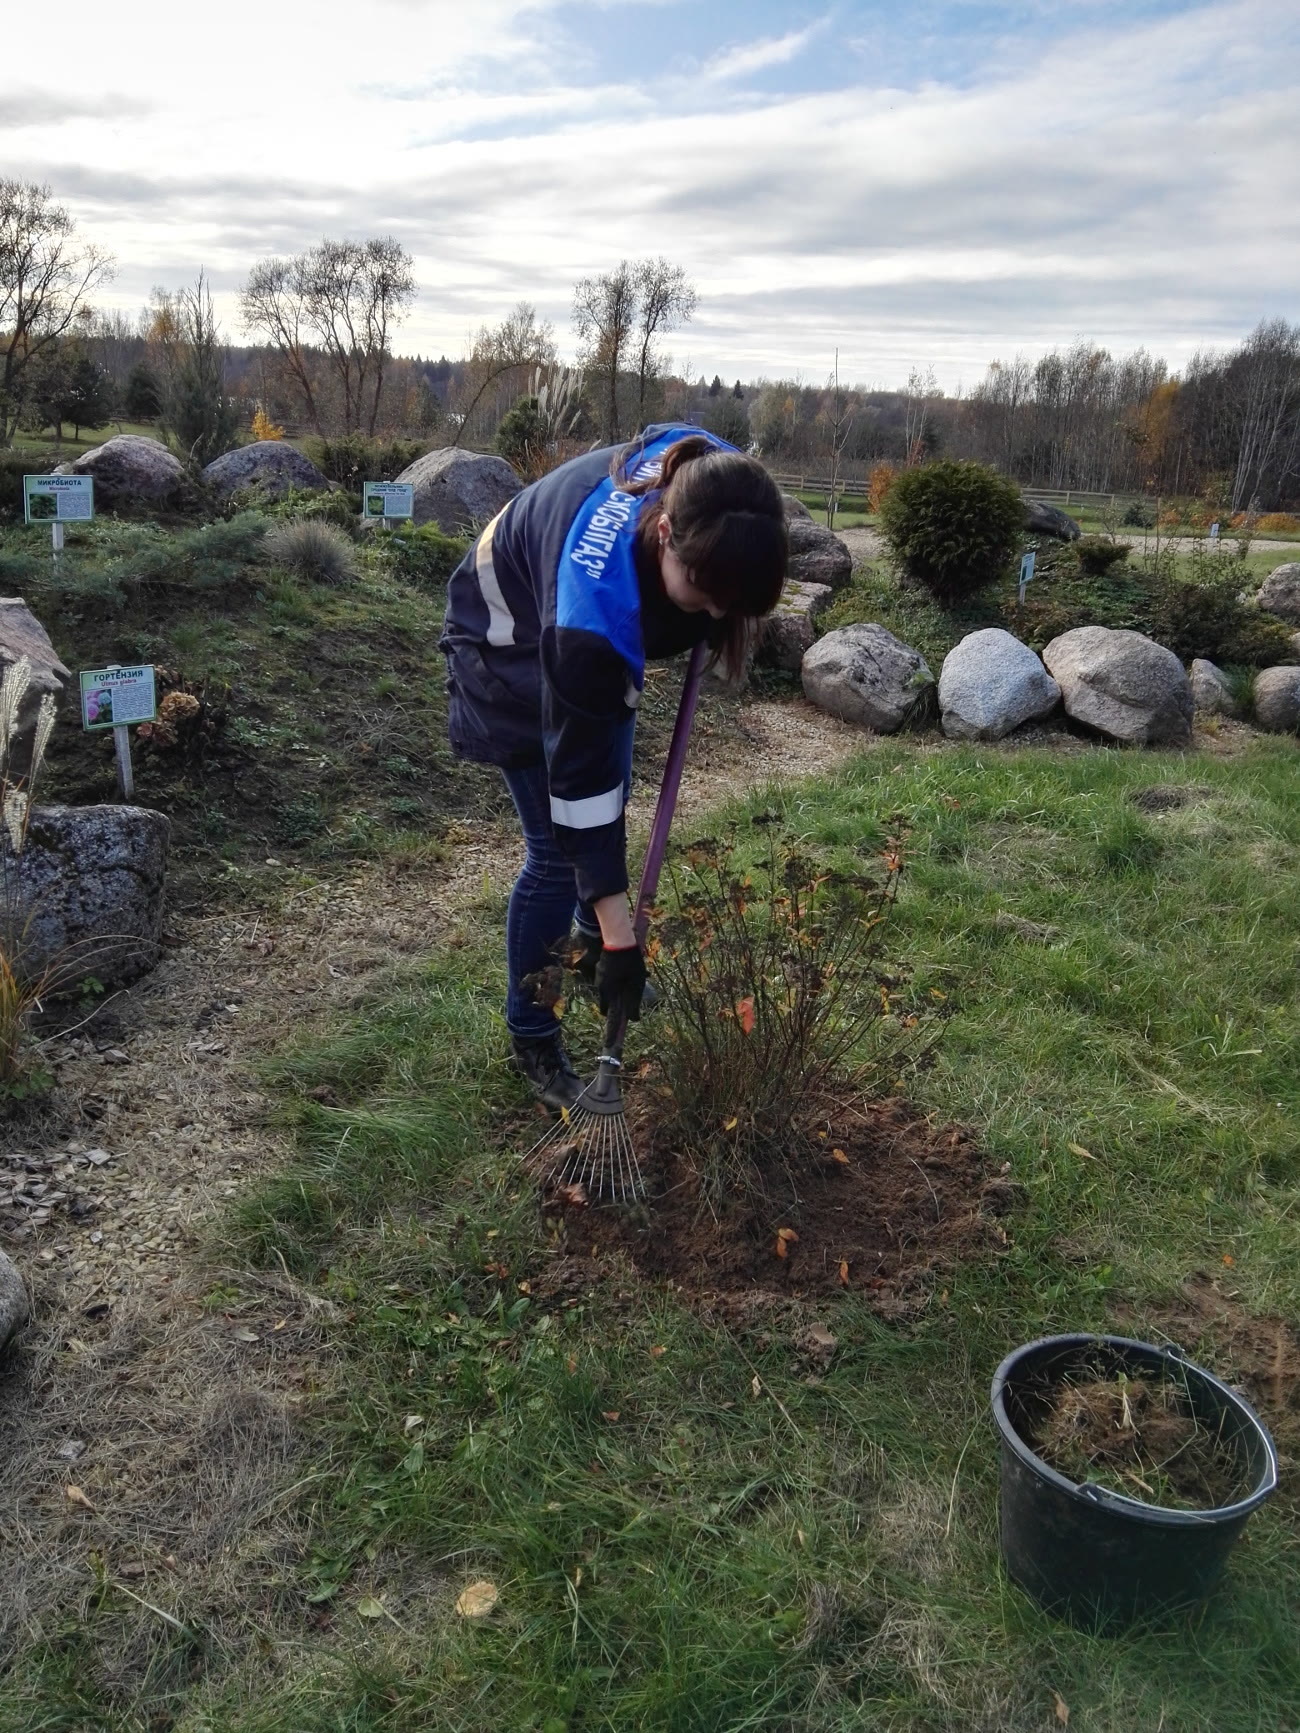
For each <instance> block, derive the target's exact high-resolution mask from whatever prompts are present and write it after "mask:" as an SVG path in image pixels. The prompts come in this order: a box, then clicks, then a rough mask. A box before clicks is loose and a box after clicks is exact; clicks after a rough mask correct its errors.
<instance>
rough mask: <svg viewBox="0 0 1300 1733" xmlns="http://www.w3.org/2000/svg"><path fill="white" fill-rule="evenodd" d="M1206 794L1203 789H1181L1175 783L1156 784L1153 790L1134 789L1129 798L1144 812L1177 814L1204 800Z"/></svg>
mask: <svg viewBox="0 0 1300 1733" xmlns="http://www.w3.org/2000/svg"><path fill="white" fill-rule="evenodd" d="M1205 793H1206V791H1205V790H1204V789H1203V788H1180V787H1178V786H1177V785H1176V784H1174V783H1156V784H1154V786H1152V787H1151V788H1135V789H1133V790H1132V791H1131V793H1130V794H1129V797H1128V798H1129V800H1130V802H1131V803H1132V804H1133V805H1134V806H1136V807H1137V808H1138V809H1139V810H1140V811H1142V812H1176V811H1178V809H1179V808H1180V807H1184V806H1191V805H1192V804H1193V802H1194V801H1198V800H1204V799H1205Z"/></svg>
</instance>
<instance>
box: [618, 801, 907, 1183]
mask: <svg viewBox="0 0 1300 1733" xmlns="http://www.w3.org/2000/svg"><path fill="white" fill-rule="evenodd" d="M753 822H754V824H755V825H756V826H759V827H761V828H762V830H763V831H765V842H764V844H763V845H762V847H761V849H760V853H759V858H758V860H757V861H756V862H755V863H754V864H745V863H744V861H743V858H742V856H741V855H740V853H739V852H738V849H737V846H736V841H735V839H734V838H732V839H730V840H728V841H725V842H719V841H716V840H714V839H712V838H706V839H703V840H701V841H699V842H695V843H692V844H690V845H688V846H687V847H685V848H684V849H683V850H681V851H679V853H678V854H677V856H676V857H675V859H674V860H673V861H672V863H671V865H670V869H669V871H670V884H671V892H672V894H671V906H670V907H669V908H667V909H660V910H656V911H655V916H654V926H653V930H652V935H651V940H650V943H649V946H648V955H649V958H650V961H651V963H652V965H653V968H654V978H655V984H656V986H657V988H658V991H659V993H660V996H661V998H662V1001H663V1011H662V1018H663V1024H664V1026H665V1035H664V1039H663V1040H662V1041H661V1043H660V1047H659V1063H660V1066H661V1068H662V1072H663V1076H664V1081H665V1084H666V1086H667V1087H666V1103H667V1105H666V1107H665V1112H666V1114H667V1116H668V1117H667V1119H666V1120H665V1121H663V1122H661V1123H662V1124H663V1129H664V1131H665V1132H666V1133H667V1134H668V1135H669V1136H671V1137H672V1139H673V1143H674V1146H675V1147H676V1148H678V1149H680V1150H682V1151H683V1152H684V1153H685V1154H686V1156H687V1159H688V1160H689V1161H690V1163H691V1164H692V1165H693V1166H694V1167H695V1169H696V1171H697V1173H698V1175H699V1177H700V1180H701V1183H702V1186H703V1189H704V1192H705V1195H706V1196H708V1197H709V1198H710V1199H712V1200H719V1199H721V1198H722V1197H723V1196H724V1195H731V1196H735V1195H736V1194H738V1193H739V1194H758V1193H761V1192H763V1191H764V1190H765V1189H766V1186H765V1180H764V1176H765V1174H767V1173H771V1172H773V1171H775V1170H776V1169H778V1168H782V1167H785V1166H787V1165H788V1162H789V1160H790V1158H791V1152H792V1151H793V1150H795V1149H796V1148H798V1147H800V1145H801V1142H803V1141H806V1134H807V1132H808V1130H809V1128H810V1127H811V1125H812V1124H813V1123H814V1122H815V1121H816V1120H817V1119H819V1118H823V1117H826V1116H828V1115H833V1114H835V1113H836V1112H837V1111H840V1110H843V1109H844V1108H846V1107H851V1106H853V1105H854V1104H856V1103H857V1102H859V1101H861V1100H862V1098H863V1097H865V1096H868V1095H870V1094H873V1093H880V1092H882V1091H883V1090H884V1089H886V1088H888V1087H891V1086H892V1085H893V1083H894V1081H895V1079H896V1078H897V1077H898V1075H899V1072H900V1068H901V1067H903V1066H905V1065H910V1064H912V1063H914V1062H915V1060H916V1059H917V1058H918V1057H919V1056H920V1054H921V1053H922V1052H923V1051H924V1049H925V1047H926V1045H927V1042H928V1031H929V1028H930V1027H931V1020H929V1019H925V1020H924V1022H923V1019H922V1017H921V1016H920V1015H918V1013H917V1012H916V1011H914V1010H913V1009H912V1008H911V1007H910V1005H909V1004H908V1003H907V1002H906V994H905V985H906V983H905V977H904V975H903V974H902V973H901V972H900V971H899V970H898V969H897V968H896V967H893V966H891V965H890V964H888V963H887V961H886V957H885V939H886V933H887V930H888V929H887V923H888V918H889V914H890V912H891V910H892V908H893V904H894V899H895V896H896V894H897V889H898V877H899V873H900V872H901V870H902V855H901V852H900V845H899V843H898V841H897V840H896V839H889V840H888V841H886V842H885V844H884V846H883V848H882V850H881V852H880V853H879V855H877V856H876V857H875V860H874V863H873V866H874V870H872V871H869V872H861V873H845V872H839V871H834V870H831V869H830V868H828V867H827V866H826V865H825V864H824V863H823V862H819V861H817V860H816V859H814V858H812V857H811V856H809V855H807V854H804V853H802V852H800V850H799V849H798V847H797V846H796V844H795V843H794V842H793V841H792V840H791V839H790V838H789V837H786V836H784V835H782V834H781V833H780V831H779V830H778V829H777V828H776V823H775V821H774V820H773V819H772V817H771V816H770V815H766V814H763V815H759V817H757V818H756V819H755V820H754V821H753Z"/></svg>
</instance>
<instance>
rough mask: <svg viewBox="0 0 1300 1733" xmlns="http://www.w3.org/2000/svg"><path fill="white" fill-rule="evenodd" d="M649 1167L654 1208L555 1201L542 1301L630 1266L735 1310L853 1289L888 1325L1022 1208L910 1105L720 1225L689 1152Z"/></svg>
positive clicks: (979, 1162) (787, 1175) (803, 1162)
mask: <svg viewBox="0 0 1300 1733" xmlns="http://www.w3.org/2000/svg"><path fill="white" fill-rule="evenodd" d="M634 1135H636V1134H635V1132H634ZM648 1144H649V1138H648V1137H645V1136H642V1137H641V1138H640V1139H639V1147H641V1148H642V1149H643V1150H644V1149H645V1148H646V1147H647V1146H648ZM643 1168H644V1171H645V1175H646V1183H647V1189H648V1192H649V1198H648V1201H647V1203H646V1205H645V1207H644V1209H640V1210H636V1211H631V1212H629V1211H624V1210H616V1209H613V1208H601V1207H592V1206H591V1205H589V1204H588V1203H586V1202H584V1201H581V1200H580V1199H574V1198H573V1197H571V1196H565V1195H561V1194H560V1193H558V1192H557V1191H555V1190H552V1191H551V1193H550V1194H548V1196H547V1198H546V1200H545V1204H544V1207H545V1209H546V1212H547V1214H548V1216H549V1217H550V1218H551V1219H552V1221H553V1223H554V1224H555V1226H556V1228H557V1229H558V1232H559V1237H560V1246H561V1252H560V1257H559V1258H558V1259H557V1261H556V1264H555V1266H553V1267H552V1269H551V1270H549V1271H547V1272H545V1273H544V1274H543V1276H542V1277H541V1279H540V1280H539V1281H538V1282H535V1283H534V1292H535V1293H538V1294H543V1295H544V1294H547V1293H549V1292H553V1291H556V1290H557V1289H558V1288H564V1289H568V1288H570V1287H571V1286H572V1285H573V1283H574V1282H575V1280H577V1281H584V1280H585V1281H587V1282H590V1281H591V1280H596V1279H600V1278H601V1276H603V1275H605V1274H608V1273H609V1272H610V1271H611V1270H612V1269H620V1270H623V1271H625V1270H626V1266H627V1263H629V1262H630V1263H631V1264H632V1266H633V1267H634V1268H635V1269H636V1271H637V1272H638V1274H640V1275H641V1276H642V1277H643V1278H644V1279H646V1280H648V1281H652V1282H665V1283H668V1284H671V1286H673V1287H674V1288H676V1289H678V1290H679V1291H681V1292H684V1293H686V1294H687V1295H690V1296H693V1297H695V1298H697V1299H700V1300H705V1301H708V1302H720V1303H722V1305H723V1309H729V1310H736V1309H737V1306H736V1302H739V1303H740V1304H739V1309H740V1310H742V1311H743V1310H746V1309H748V1308H750V1307H752V1306H753V1305H755V1304H759V1305H761V1304H763V1303H764V1302H768V1301H772V1300H779V1299H786V1298H790V1299H810V1298H814V1297H817V1296H819V1295H825V1294H828V1293H838V1292H841V1291H842V1290H844V1289H849V1290H852V1291H853V1292H857V1293H861V1294H863V1295H864V1296H865V1297H866V1298H867V1300H868V1302H869V1304H870V1305H871V1306H872V1308H873V1310H875V1311H876V1312H878V1313H879V1314H880V1315H881V1316H883V1317H888V1318H904V1317H909V1316H914V1315H916V1314H917V1313H918V1312H920V1311H922V1310H924V1308H925V1307H926V1305H928V1304H929V1299H930V1294H931V1290H932V1288H933V1285H934V1282H935V1279H936V1277H937V1276H938V1275H940V1274H941V1273H942V1272H943V1271H944V1270H946V1269H951V1268H952V1267H953V1266H954V1265H956V1264H958V1263H960V1262H965V1261H968V1260H970V1259H971V1258H975V1257H988V1256H993V1255H996V1254H997V1253H999V1252H1000V1251H1001V1250H1002V1249H1003V1248H1004V1247H1005V1246H1006V1245H1007V1243H1008V1242H1007V1235H1006V1231H1005V1229H1004V1228H1003V1227H1002V1225H1001V1223H1000V1222H999V1221H998V1217H999V1216H1000V1215H1002V1214H1004V1213H1005V1212H1006V1210H1007V1209H1008V1208H1009V1207H1010V1205H1011V1204H1012V1202H1013V1201H1014V1198H1015V1188H1014V1186H1013V1185H1012V1184H1011V1182H1010V1181H1009V1180H1008V1179H1007V1178H1006V1169H1005V1168H1002V1169H999V1170H996V1171H991V1170H990V1169H989V1167H988V1165H987V1163H986V1161H985V1159H984V1157H983V1155H982V1153H981V1151H980V1149H979V1147H978V1145H977V1144H976V1143H975V1142H974V1140H973V1138H972V1137H971V1135H970V1133H969V1132H967V1131H964V1130H962V1129H961V1128H960V1127H952V1126H945V1127H935V1126H933V1125H932V1124H931V1123H930V1121H929V1120H927V1119H926V1118H924V1117H923V1116H922V1115H921V1114H920V1113H919V1112H918V1111H917V1109H916V1108H915V1107H913V1106H911V1105H910V1104H909V1103H908V1102H906V1101H902V1100H899V1099H898V1098H889V1099H886V1100H883V1101H879V1102H875V1103H873V1104H872V1105H871V1106H870V1107H869V1108H868V1109H867V1110H866V1111H865V1112H864V1113H863V1114H862V1116H861V1117H860V1118H858V1119H856V1120H855V1121H854V1122H852V1123H849V1124H845V1125H842V1126H838V1127H835V1126H832V1127H829V1128H827V1129H826V1130H825V1133H824V1135H821V1134H814V1135H812V1136H810V1138H809V1140H808V1143H807V1145H806V1147H805V1148H804V1149H803V1150H801V1151H799V1152H797V1155H796V1157H795V1159H793V1160H792V1161H791V1163H790V1166H789V1168H788V1169H787V1170H785V1171H783V1172H781V1173H780V1174H778V1175H775V1176H773V1177H772V1179H771V1180H770V1182H769V1190H768V1195H767V1197H766V1198H765V1199H763V1200H762V1201H760V1202H757V1203H753V1204H747V1205H744V1206H741V1205H737V1206H736V1207H735V1208H734V1209H733V1210H731V1211H729V1212H727V1213H724V1214H722V1215H720V1216H717V1217H715V1216H714V1215H713V1214H712V1213H711V1211H710V1210H709V1208H708V1206H707V1204H706V1202H705V1199H704V1198H703V1196H702V1194H701V1189H700V1185H699V1180H698V1176H697V1175H696V1173H695V1172H694V1170H693V1168H692V1166H691V1164H690V1163H689V1161H688V1160H686V1159H684V1158H683V1157H682V1156H681V1155H678V1154H672V1153H666V1154H657V1153H655V1152H654V1151H653V1150H651V1151H650V1153H649V1156H648V1159H643ZM728 1302H730V1304H728Z"/></svg>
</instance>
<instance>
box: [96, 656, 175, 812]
mask: <svg viewBox="0 0 1300 1733" xmlns="http://www.w3.org/2000/svg"><path fill="white" fill-rule="evenodd" d="M157 714H158V705H157V699H156V693H155V688H154V672H153V669H152V667H150V666H148V665H145V666H139V667H135V668H123V667H121V666H120V664H118V663H116V662H112V663H110V664H109V666H108V667H107V668H83V669H82V672H81V726H82V727H83V728H84V729H86V730H87V732H89V733H92V734H99V733H102V732H103V731H104V730H105V729H106V728H111V729H112V730H113V750H114V752H115V753H116V755H117V786H118V788H119V790H120V791H121V795H122V799H123V800H130V799H131V797H132V795H133V794H134V793H135V775H134V773H133V771H132V769H131V733H130V728H129V726H128V724H130V723H133V722H152V721H153V720H154V719H155V717H156V716H157Z"/></svg>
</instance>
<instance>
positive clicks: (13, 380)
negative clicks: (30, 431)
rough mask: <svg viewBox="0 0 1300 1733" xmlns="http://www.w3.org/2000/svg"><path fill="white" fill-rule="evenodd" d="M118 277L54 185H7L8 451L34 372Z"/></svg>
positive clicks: (2, 284) (3, 328) (4, 323)
mask: <svg viewBox="0 0 1300 1733" xmlns="http://www.w3.org/2000/svg"><path fill="white" fill-rule="evenodd" d="M112 272H113V262H112V259H111V258H110V257H109V255H108V254H107V253H104V252H101V251H100V249H99V248H98V247H93V246H88V245H84V244H82V243H80V242H78V240H77V238H76V232H75V225H74V224H73V221H72V218H71V217H70V216H69V215H68V213H67V211H66V210H65V209H64V207H63V206H62V205H56V204H55V203H54V202H53V198H52V195H51V192H50V189H49V187H48V186H39V185H37V184H36V183H35V182H26V181H17V180H0V448H3V447H5V446H7V445H9V443H10V441H11V440H12V439H13V436H14V429H15V428H16V427H17V425H18V417H19V415H20V413H21V411H22V401H23V379H24V375H25V374H26V373H27V370H28V368H29V367H30V366H31V365H32V363H33V362H34V361H35V360H36V358H37V356H39V355H41V354H42V353H43V352H44V351H45V350H47V349H50V348H52V347H54V346H55V345H57V343H58V341H59V339H60V338H61V337H62V336H63V335H64V333H65V332H67V331H68V330H70V329H72V327H73V324H74V321H76V320H77V319H78V317H79V316H80V315H81V314H82V313H83V312H88V311H89V301H88V298H89V296H90V295H91V294H92V292H93V291H94V290H95V289H96V288H97V287H98V286H99V285H100V284H101V283H103V282H106V281H107V280H108V278H109V277H111V275H112Z"/></svg>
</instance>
